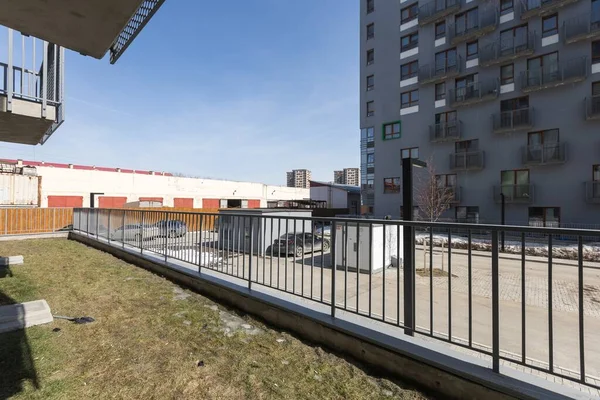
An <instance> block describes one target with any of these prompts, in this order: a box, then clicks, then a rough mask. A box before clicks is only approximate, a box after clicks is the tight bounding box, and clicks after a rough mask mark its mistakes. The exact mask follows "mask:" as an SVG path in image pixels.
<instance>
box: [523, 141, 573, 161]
mask: <svg viewBox="0 0 600 400" xmlns="http://www.w3.org/2000/svg"><path fill="white" fill-rule="evenodd" d="M521 151H522V158H523V164H524V165H547V164H561V163H564V162H565V161H566V160H567V149H566V145H565V143H549V144H540V145H530V146H525V147H523V148H522V149H521Z"/></svg>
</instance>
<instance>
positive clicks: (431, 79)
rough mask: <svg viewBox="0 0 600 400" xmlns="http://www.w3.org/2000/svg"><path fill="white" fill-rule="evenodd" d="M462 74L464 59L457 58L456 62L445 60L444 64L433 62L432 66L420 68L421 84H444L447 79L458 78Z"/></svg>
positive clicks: (427, 65)
mask: <svg viewBox="0 0 600 400" xmlns="http://www.w3.org/2000/svg"><path fill="white" fill-rule="evenodd" d="M461 72H462V57H461V56H456V58H455V59H454V60H451V59H448V58H445V59H444V61H443V62H442V61H441V60H439V61H438V62H435V61H433V62H432V63H431V64H426V65H423V66H421V67H419V83H420V84H421V85H424V84H426V83H438V82H443V81H445V80H446V79H449V78H453V77H455V76H458V74H460V73H461Z"/></svg>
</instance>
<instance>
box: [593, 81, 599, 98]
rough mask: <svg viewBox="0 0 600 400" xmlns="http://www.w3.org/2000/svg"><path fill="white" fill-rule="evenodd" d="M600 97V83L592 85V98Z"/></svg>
mask: <svg viewBox="0 0 600 400" xmlns="http://www.w3.org/2000/svg"><path fill="white" fill-rule="evenodd" d="M598 96H600V81H598V82H593V83H592V97H598Z"/></svg>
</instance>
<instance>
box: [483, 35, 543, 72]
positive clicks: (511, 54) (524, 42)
mask: <svg viewBox="0 0 600 400" xmlns="http://www.w3.org/2000/svg"><path fill="white" fill-rule="evenodd" d="M535 40H536V35H535V32H529V33H528V34H527V35H521V36H518V37H516V38H510V39H504V40H500V39H496V41H494V42H493V43H490V44H488V45H486V46H484V47H483V48H482V49H481V50H480V51H479V65H480V66H482V67H489V66H491V65H495V64H501V63H504V62H506V61H510V60H514V59H517V58H519V57H524V56H528V55H531V54H533V52H534V50H535Z"/></svg>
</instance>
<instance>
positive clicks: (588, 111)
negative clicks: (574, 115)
mask: <svg viewBox="0 0 600 400" xmlns="http://www.w3.org/2000/svg"><path fill="white" fill-rule="evenodd" d="M584 106H585V118H586V119H599V118H600V95H596V96H592V97H586V98H585V100H584Z"/></svg>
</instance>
